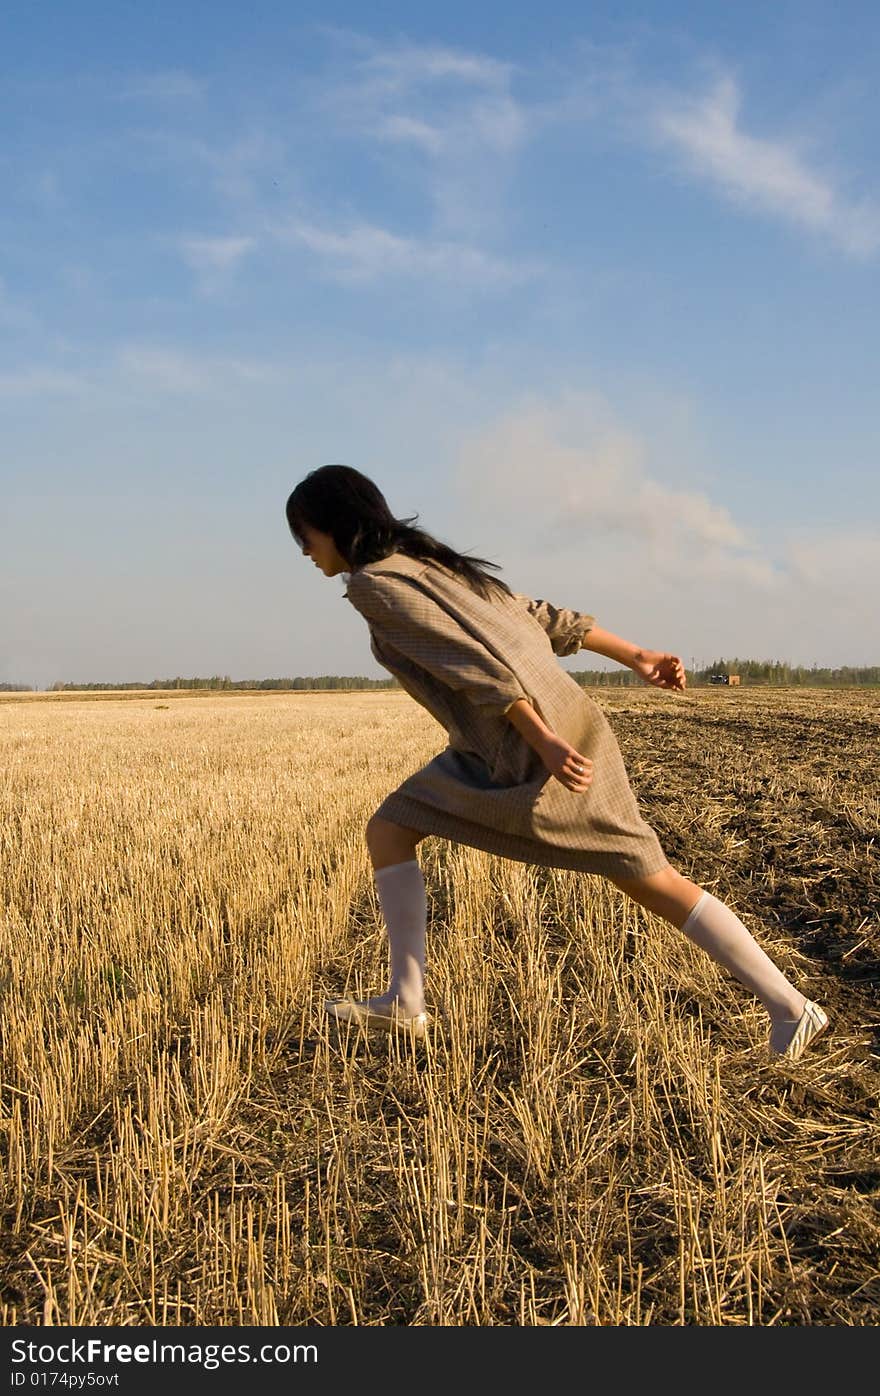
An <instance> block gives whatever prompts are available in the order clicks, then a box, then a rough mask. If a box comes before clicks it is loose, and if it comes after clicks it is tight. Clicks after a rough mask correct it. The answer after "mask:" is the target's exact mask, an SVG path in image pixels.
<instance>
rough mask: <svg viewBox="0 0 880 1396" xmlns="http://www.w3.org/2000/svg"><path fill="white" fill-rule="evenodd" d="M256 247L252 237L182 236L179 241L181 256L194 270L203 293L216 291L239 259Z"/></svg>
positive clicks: (225, 280) (227, 277) (226, 279)
mask: <svg viewBox="0 0 880 1396" xmlns="http://www.w3.org/2000/svg"><path fill="white" fill-rule="evenodd" d="M256 246H257V240H256V238H253V237H226V238H181V240H180V243H179V248H180V252H181V255H182V257H183V259H184V261H185V262H186V263H187V265H188V266H190V267H191V268H192V269H193V271H194V272H195V273H196V278H197V281H198V287H199V290H200V291H201V292H202V294H203V295H213V294H215V293H216V292H217V291H219V290H220V289H221V288H222V287H223V286H224V285H225V284H226V283H227V281H228V280H229V278H230V276H231V275H232V273H233V272H234V271H235V268H236V267H237V265H238V263H239V262H240V261H241V260H242V258H243V257H245V256H246V255H247V254H248V253H249V252H252V251H253V250H254V248H255V247H256Z"/></svg>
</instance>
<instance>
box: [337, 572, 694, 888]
mask: <svg viewBox="0 0 880 1396" xmlns="http://www.w3.org/2000/svg"><path fill="white" fill-rule="evenodd" d="M345 595H346V597H347V599H348V600H349V601H350V602H351V604H352V605H353V606H354V608H355V610H357V611H359V612H360V614H361V615H362V616H364V618H365V619H366V620H367V622H368V624H369V627H370V636H371V649H372V652H373V654H374V655H375V657H376V659H377V660H378V661H379V663H380V664H381V665H382V667H383V668H385V669H387V670H388V671H389V672H390V673H391V674H393V675H394V676H395V678H397V679H398V681H399V682H400V684H401V686H402V687H403V688H405V689H406V691H407V692H408V693H409V694H411V696H412V697H413V698H415V700H416V702H417V703H420V704H421V705H422V707H424V708H427V710H428V712H430V713H431V714H432V715H433V716H434V717H435V718H436V719H437V721H438V722H439V723H440V724H441V726H442V727H444V728H445V729H446V731H447V732H448V734H449V745H448V746H447V747H446V749H445V750H444V751H442V752H441V753H440V754H439V756H435V757H434V759H433V760H432V761H429V762H428V764H427V765H426V766H423V767H422V769H421V770H419V771H416V772H415V773H414V774H413V775H411V776H409V777H408V778H407V779H406V780H405V781H404V782H403V784H402V785H401V786H399V787H398V789H397V790H395V791H393V792H392V794H390V795H389V796H388V797H387V799H385V800H384V801H383V803H382V804H381V805H380V806H379V808H378V809H377V811H376V813H377V814H379V815H381V816H382V818H384V819H390V820H393V821H394V823H395V824H402V825H404V826H406V827H407V828H409V829H416V830H418V831H419V832H420V833H422V834H437V835H439V836H440V837H441V838H446V839H451V840H453V841H454V842H456V843H463V844H469V845H470V846H471V847H473V848H480V849H483V850H484V851H485V852H487V853H497V854H500V855H501V857H503V858H513V859H516V860H518V861H519V862H523V863H535V864H538V865H539V866H541V867H547V868H570V869H574V870H575V871H578V872H589V873H604V874H608V875H610V876H612V877H615V876H617V877H641V876H644V875H647V874H650V873H654V872H659V871H660V869H661V868H664V867H666V865H667V859H666V857H665V855H664V853H663V850H662V848H661V847H660V843H659V841H658V839H657V836H656V834H655V833H654V831H653V830H652V829H651V828H650V826H649V825H648V824H646V823H645V821H644V819H642V817H641V815H640V814H639V810H638V806H637V804H636V801H635V797H634V795H633V793H632V790H631V789H630V784H629V781H628V779H627V775H626V770H625V768H624V765H623V759H622V757H621V755H620V750H619V748H618V745H617V741H616V740H615V737H614V733H613V732H612V730H611V728H610V727H609V725H608V722H607V721H606V719H605V716H604V714H603V713H602V711H601V709H600V708H599V707H598V706H597V705H596V703H594V702H593V700H592V699H591V698H588V697H587V695H586V693H585V692H584V690H583V689H582V688H581V687H580V685H579V684H577V683H576V682H575V680H574V679H573V678H572V677H571V675H570V674H568V673H566V671H565V670H564V669H563V668H562V667H561V665H559V664H558V663H557V662H556V658H555V656H556V655H568V654H576V653H577V651H578V650H579V649H580V648H581V641H582V639H583V637H584V635H585V633H586V631H587V630H589V628H590V626H591V625H592V624H593V617H592V616H588V615H581V614H579V613H578V612H577V611H566V610H559V609H557V608H556V607H555V606H551V605H550V603H549V602H548V601H532V600H531V599H530V598H529V597H527V596H521V595H516V596H514V597H509V596H506V595H498V597H497V600H496V599H495V598H494V596H493V599H492V600H491V601H485V600H483V598H482V597H481V596H479V595H478V594H477V593H476V592H475V591H473V590H472V589H471V588H470V587H469V586H468V585H467V583H466V582H464V581H463V580H462V579H461V578H459V577H458V576H457V575H456V573H454V572H453V571H451V570H450V569H449V568H446V567H444V566H441V565H440V564H439V563H436V562H433V561H429V562H424V561H421V560H419V559H416V558H411V557H408V556H407V555H406V554H405V553H392V554H391V556H390V557H387V558H383V559H382V560H381V561H380V562H371V563H368V564H367V565H366V566H364V567H361V568H358V569H357V570H356V571H354V572H352V573H351V574H349V578H348V586H347V590H346V592H345ZM519 698H526V699H527V700H528V701H529V702H530V703H531V705H532V707H534V708H535V710H536V711H537V712H538V713H539V714H540V716H541V718H542V719H543V721H544V722H545V723H546V724H547V726H548V727H549V728H550V729H551V731H553V732H555V733H556V734H557V735H558V736H560V737H564V738H565V740H566V741H568V742H570V743H571V745H572V746H573V747H574V748H575V750H577V751H579V752H582V753H583V755H584V756H587V757H589V759H590V760H591V761H592V762H593V783H592V785H591V786H590V787H589V789H588V790H587V791H586V792H580V793H575V792H574V791H571V790H567V789H566V787H565V786H564V785H562V784H561V783H560V782H559V781H558V780H556V779H555V777H554V776H552V775H551V774H550V772H549V771H548V770H547V768H546V766H545V765H544V764H543V762H542V761H541V759H540V757H539V756H538V755H537V753H536V752H535V751H533V750H532V748H531V747H530V746H529V744H528V743H527V742H526V741H525V740H524V739H523V737H522V736H521V735H520V733H519V732H517V730H516V728H515V727H514V726H513V724H512V723H511V722H510V721H509V720H508V719H507V718H506V717H505V716H504V714H505V712H506V711H507V709H508V708H509V707H510V706H511V704H513V703H515V702H516V701H517V699H519Z"/></svg>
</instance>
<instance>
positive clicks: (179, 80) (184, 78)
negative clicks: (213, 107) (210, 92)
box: [119, 68, 205, 103]
mask: <svg viewBox="0 0 880 1396" xmlns="http://www.w3.org/2000/svg"><path fill="white" fill-rule="evenodd" d="M204 90H205V84H204V83H203V82H201V81H200V80H199V79H198V78H194V77H193V76H192V74H191V73H187V72H184V71H183V70H182V69H180V68H169V69H166V70H165V71H164V72H158V73H143V74H141V76H139V77H136V78H132V79H131V80H130V81H129V82H127V83H125V84H124V86H123V87H122V89H121V91H120V92H119V96H120V97H122V98H124V99H131V100H136V101H148V102H160V103H165V102H179V101H192V100H193V99H194V98H197V97H201V96H202V94H203V92H204Z"/></svg>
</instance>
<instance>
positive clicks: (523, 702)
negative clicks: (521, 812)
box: [504, 698, 593, 791]
mask: <svg viewBox="0 0 880 1396" xmlns="http://www.w3.org/2000/svg"><path fill="white" fill-rule="evenodd" d="M504 716H505V717H506V718H507V720H508V722H511V723H513V726H514V727H515V728H516V730H517V732H519V734H520V736H521V737H522V738H523V740H524V741H526V742H528V744H529V746H530V747H531V748H532V750H533V751H536V752H537V753H538V755H539V756H540V758H541V760H542V761H543V762H544V765H545V766H546V767H547V770H548V771H549V772H550V773H551V775H554V776H555V777H556V779H557V780H558V781H559V782H560V784H562V785H564V786H565V787H566V788H567V789H568V790H575V791H584V790H587V789H589V787H590V785H591V784H592V781H593V763H592V761H591V760H590V759H589V757H587V756H583V755H582V754H581V753H580V752H579V751H575V749H574V747H573V746H570V745H569V743H568V742H566V741H565V740H564V739H563V738H562V737H557V735H556V733H555V732H552V731H551V730H550V728H549V727H548V726H547V724H546V722H544V720H543V718H541V717H540V716H539V714H538V713H537V712H536V711H535V709H534V708H533V707H532V705H531V703H530V702H529V700H528V699H527V698H519V699H518V700H517V701H516V702H515V703H513V704H511V706H510V707H509V708H508V709H507V711H506V713H505V714H504ZM579 768H582V769H579Z"/></svg>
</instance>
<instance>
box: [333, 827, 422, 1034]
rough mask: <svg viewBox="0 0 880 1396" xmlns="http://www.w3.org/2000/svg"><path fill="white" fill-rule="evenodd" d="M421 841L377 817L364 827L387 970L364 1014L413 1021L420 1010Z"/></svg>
mask: <svg viewBox="0 0 880 1396" xmlns="http://www.w3.org/2000/svg"><path fill="white" fill-rule="evenodd" d="M422 838H424V835H423V834H420V833H419V832H418V830H416V829H406V828H404V827H403V826H402V825H400V824H393V823H392V822H391V821H390V820H387V819H380V818H379V816H378V815H374V816H373V818H372V819H371V820H370V822H369V824H368V825H367V846H368V848H369V851H370V858H371V861H372V864H373V875H374V877H375V879H376V890H377V893H378V896H379V902H380V905H381V907H382V915H383V917H384V918H385V928H386V930H387V932H388V959H389V968H390V976H389V981H390V982H389V986H388V989H387V991H386V992H385V993H384V994H380V995H378V996H377V997H376V998H371V999H367V1000H366V1001H365V1002H364V1004H363V1005H362V1008H363V1009H365V1010H366V1011H367V1012H372V1013H377V1014H382V1013H383V1012H386V1013H396V1014H399V1015H401V1016H403V1017H404V1018H415V1017H418V1015H419V1014H421V1013H423V1012H424V1009H425V928H426V922H427V911H428V905H427V897H426V894H425V879H424V877H423V875H422V870H421V868H420V867H419V864H418V862H417V860H416V858H415V856H414V855H415V849H416V844H417V843H418V842H419V841H420V840H421V839H422ZM337 1016H338V1014H337Z"/></svg>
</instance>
